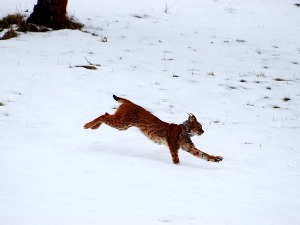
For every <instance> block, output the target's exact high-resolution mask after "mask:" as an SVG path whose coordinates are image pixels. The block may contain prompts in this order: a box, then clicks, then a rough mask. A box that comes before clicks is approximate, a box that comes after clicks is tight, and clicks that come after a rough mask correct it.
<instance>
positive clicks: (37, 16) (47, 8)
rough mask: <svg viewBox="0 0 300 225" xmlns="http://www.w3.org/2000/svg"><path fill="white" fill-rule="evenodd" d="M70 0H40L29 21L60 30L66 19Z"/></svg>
mask: <svg viewBox="0 0 300 225" xmlns="http://www.w3.org/2000/svg"><path fill="white" fill-rule="evenodd" d="M67 4H68V0H38V2H37V4H36V5H35V6H34V9H33V13H31V15H30V16H29V18H28V19H27V23H33V24H37V25H42V26H45V27H50V28H52V29H55V30H58V29H63V28H64V25H65V21H66V12H67Z"/></svg>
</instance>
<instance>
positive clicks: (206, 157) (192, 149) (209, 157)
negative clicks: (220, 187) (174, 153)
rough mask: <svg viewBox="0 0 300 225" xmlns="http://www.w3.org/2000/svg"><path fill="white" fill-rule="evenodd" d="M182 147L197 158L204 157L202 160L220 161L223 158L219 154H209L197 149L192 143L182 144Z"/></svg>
mask: <svg viewBox="0 0 300 225" xmlns="http://www.w3.org/2000/svg"><path fill="white" fill-rule="evenodd" d="M182 149H183V150H185V151H187V152H188V153H190V154H192V155H194V156H196V157H198V158H201V159H204V160H207V161H211V162H220V161H222V160H223V157H221V156H213V155H209V154H207V153H205V152H203V151H201V150H199V149H197V148H196V147H195V145H194V144H187V145H184V146H183V147H182Z"/></svg>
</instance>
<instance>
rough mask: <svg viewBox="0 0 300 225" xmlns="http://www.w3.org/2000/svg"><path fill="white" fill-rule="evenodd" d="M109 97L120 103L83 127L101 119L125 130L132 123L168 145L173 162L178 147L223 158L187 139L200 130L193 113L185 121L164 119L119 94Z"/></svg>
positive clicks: (216, 159) (205, 156)
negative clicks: (183, 122)
mask: <svg viewBox="0 0 300 225" xmlns="http://www.w3.org/2000/svg"><path fill="white" fill-rule="evenodd" d="M113 97H114V99H115V100H116V101H118V102H119V103H121V105H120V106H119V108H118V109H117V111H116V112H115V114H113V115H110V114H108V113H105V114H104V115H102V116H99V117H98V118H96V119H94V120H93V121H91V122H89V123H87V124H85V125H84V128H85V129H88V128H91V129H97V128H99V127H100V125H101V124H102V123H105V124H107V125H109V126H111V127H114V128H116V129H118V130H126V129H128V128H129V127H132V126H134V127H137V128H139V129H140V130H141V132H142V133H143V134H145V135H146V136H147V137H148V138H149V139H151V140H152V141H154V142H155V143H158V144H166V145H168V147H169V150H170V153H171V156H172V159H173V163H175V164H177V163H179V157H178V150H179V149H180V148H181V149H183V150H185V151H187V152H189V153H190V154H192V155H194V156H196V157H198V158H202V159H204V160H207V161H212V162H219V161H222V159H223V158H222V157H221V156H212V155H209V154H207V153H205V152H203V151H201V150H199V149H197V148H196V147H195V145H194V144H193V142H192V141H191V138H190V136H191V135H202V134H203V133H204V131H203V129H202V126H201V124H200V123H199V122H198V121H197V119H196V117H195V116H194V115H192V114H189V118H188V120H187V121H186V124H185V125H184V124H173V123H166V122H163V121H161V120H160V119H159V118H157V117H156V116H154V115H153V114H151V113H150V112H149V111H147V110H145V109H144V108H142V107H141V106H139V105H136V104H134V103H132V102H131V101H129V100H127V99H125V98H119V97H117V96H115V95H114V96H113Z"/></svg>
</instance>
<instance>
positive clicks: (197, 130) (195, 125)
mask: <svg viewBox="0 0 300 225" xmlns="http://www.w3.org/2000/svg"><path fill="white" fill-rule="evenodd" d="M186 128H187V129H188V133H190V134H191V135H198V136H200V135H202V134H203V133H204V130H203V128H202V125H201V123H199V122H198V121H197V118H196V117H195V116H194V115H193V114H191V113H190V114H189V118H188V120H187V121H186Z"/></svg>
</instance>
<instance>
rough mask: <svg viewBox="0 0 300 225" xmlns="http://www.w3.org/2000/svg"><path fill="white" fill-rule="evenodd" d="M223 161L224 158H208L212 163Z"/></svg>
mask: <svg viewBox="0 0 300 225" xmlns="http://www.w3.org/2000/svg"><path fill="white" fill-rule="evenodd" d="M222 160H223V157H222V156H210V157H209V158H208V161H211V162H220V161H222Z"/></svg>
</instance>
